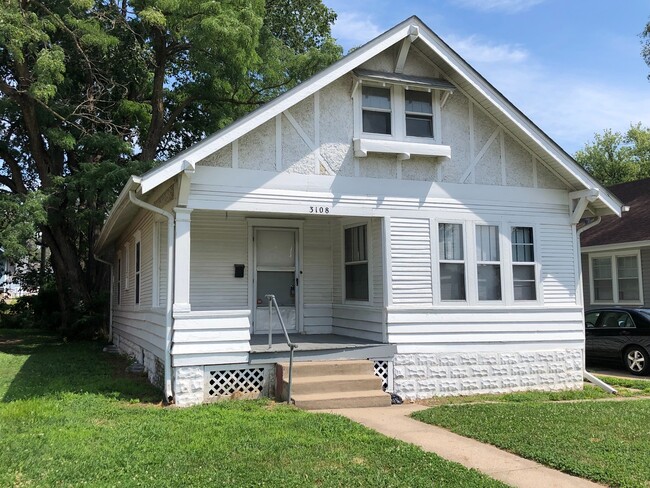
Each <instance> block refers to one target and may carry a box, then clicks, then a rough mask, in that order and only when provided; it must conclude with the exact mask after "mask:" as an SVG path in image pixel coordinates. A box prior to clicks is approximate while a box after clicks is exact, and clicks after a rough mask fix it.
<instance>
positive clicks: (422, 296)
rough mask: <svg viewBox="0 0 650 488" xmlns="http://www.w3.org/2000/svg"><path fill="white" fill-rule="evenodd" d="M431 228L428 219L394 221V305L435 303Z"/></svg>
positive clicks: (391, 227)
mask: <svg viewBox="0 0 650 488" xmlns="http://www.w3.org/2000/svg"><path fill="white" fill-rule="evenodd" d="M430 228H431V223H430V220H429V219H401V218H391V221H390V231H391V248H390V252H391V263H392V270H391V273H392V289H393V303H394V304H400V303H403V304H407V303H421V304H431V303H432V300H433V287H432V281H431V280H432V278H431V276H432V270H431V236H430Z"/></svg>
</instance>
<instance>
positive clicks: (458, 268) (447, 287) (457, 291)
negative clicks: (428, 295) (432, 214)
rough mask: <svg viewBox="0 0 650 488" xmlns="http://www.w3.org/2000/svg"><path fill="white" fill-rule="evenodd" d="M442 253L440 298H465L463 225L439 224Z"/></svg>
mask: <svg viewBox="0 0 650 488" xmlns="http://www.w3.org/2000/svg"><path fill="white" fill-rule="evenodd" d="M438 247H439V254H440V299H441V300H442V301H452V300H465V256H464V252H463V225H462V224H447V223H439V224H438Z"/></svg>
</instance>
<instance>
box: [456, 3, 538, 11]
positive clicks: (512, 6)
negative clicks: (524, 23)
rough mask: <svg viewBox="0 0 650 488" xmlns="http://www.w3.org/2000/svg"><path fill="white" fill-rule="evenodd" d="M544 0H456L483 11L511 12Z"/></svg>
mask: <svg viewBox="0 0 650 488" xmlns="http://www.w3.org/2000/svg"><path fill="white" fill-rule="evenodd" d="M543 1H544V0H454V2H455V3H456V4H458V5H461V6H463V7H468V8H472V9H476V10H482V11H501V12H506V13H509V14H514V13H517V12H521V11H523V10H528V9H529V8H532V7H534V6H535V5H537V4H540V3H542V2H543Z"/></svg>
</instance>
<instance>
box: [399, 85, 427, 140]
mask: <svg viewBox="0 0 650 488" xmlns="http://www.w3.org/2000/svg"><path fill="white" fill-rule="evenodd" d="M404 99H405V102H406V105H405V110H404V114H405V119H406V135H407V137H428V138H433V98H432V96H431V93H430V92H426V91H419V90H406V91H405V92H404Z"/></svg>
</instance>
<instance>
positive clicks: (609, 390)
mask: <svg viewBox="0 0 650 488" xmlns="http://www.w3.org/2000/svg"><path fill="white" fill-rule="evenodd" d="M601 220H602V217H600V216H598V217H596V220H594V221H593V222H589V223H588V224H587V225H585V226H584V227H581V228H580V229H578V230H577V231H576V236H577V240H578V257H577V259H578V267H579V270H580V281H579V283H580V296H581V297H583V300H584V296H585V295H584V290H583V286H584V285H583V282H582V255H581V253H580V235H581V234H582V233H583V232H584V231H586V230H589V229H591V228H592V227H595V226H597V225H598V224H600V221H601ZM582 306H583V308H584V303H583V304H582ZM585 361H586V357H585V358H584V359H583V361H582V377H583V378H584V379H585V380H587V381H588V382H589V383H591V384H594V385H596V386H598V387H600V388H601V389H602V390H604V391H606V392H607V393H612V394H614V395H615V394H616V393H617V391H616V389H614V388H612V387H611V386H609V385H608V384H607V383H605V382H604V381H602V380H600V379H598V378H596V377H595V376H594V375H593V374H591V373H590V372H588V371H587V367H586V365H585Z"/></svg>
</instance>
